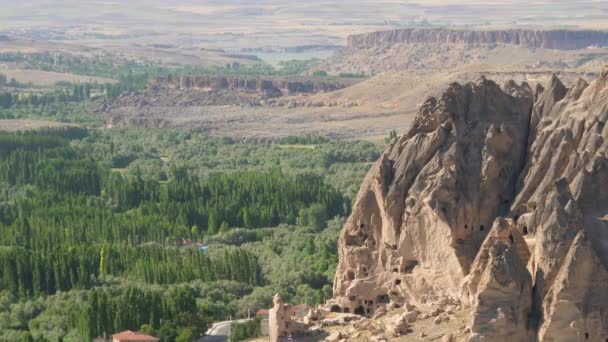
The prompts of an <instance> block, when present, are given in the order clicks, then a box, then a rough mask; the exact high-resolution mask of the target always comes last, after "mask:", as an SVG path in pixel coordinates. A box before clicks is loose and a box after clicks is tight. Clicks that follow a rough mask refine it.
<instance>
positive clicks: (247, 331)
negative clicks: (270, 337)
mask: <svg viewBox="0 0 608 342" xmlns="http://www.w3.org/2000/svg"><path fill="white" fill-rule="evenodd" d="M260 335H262V326H261V319H260V318H258V317H256V318H254V319H252V320H250V321H247V322H244V323H233V324H232V329H231V332H230V341H231V342H238V341H243V340H246V339H248V338H254V337H259V336H260Z"/></svg>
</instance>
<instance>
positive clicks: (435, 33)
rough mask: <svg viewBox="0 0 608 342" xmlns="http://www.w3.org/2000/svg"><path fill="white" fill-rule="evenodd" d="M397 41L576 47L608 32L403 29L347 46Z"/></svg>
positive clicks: (606, 38)
mask: <svg viewBox="0 0 608 342" xmlns="http://www.w3.org/2000/svg"><path fill="white" fill-rule="evenodd" d="M394 43H431V44H432V43H435V44H446V43H447V44H475V45H481V44H486V45H488V44H513V45H521V46H525V47H529V48H546V49H559V50H577V49H584V48H587V47H589V46H608V32H604V31H589V30H587V31H583V30H581V31H572V30H494V31H473V30H448V29H400V30H388V31H379V32H372V33H365V34H359V35H353V36H350V37H349V38H348V47H349V48H355V49H361V48H370V47H374V46H379V45H385V44H389V45H390V44H394Z"/></svg>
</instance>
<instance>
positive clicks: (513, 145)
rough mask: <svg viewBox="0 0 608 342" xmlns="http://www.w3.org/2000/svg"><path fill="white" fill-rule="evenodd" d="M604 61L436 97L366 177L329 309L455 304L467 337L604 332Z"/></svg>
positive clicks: (607, 256)
mask: <svg viewBox="0 0 608 342" xmlns="http://www.w3.org/2000/svg"><path fill="white" fill-rule="evenodd" d="M607 121H608V68H606V69H605V70H604V71H603V72H601V74H600V76H599V77H598V78H597V79H596V80H595V81H593V82H591V83H587V82H585V81H583V80H580V81H579V82H577V83H576V84H574V85H573V86H572V87H570V88H567V87H565V86H564V85H563V84H562V83H561V82H560V80H559V79H557V78H556V77H554V78H553V79H552V80H551V81H550V83H549V84H547V85H545V86H544V87H543V86H540V85H539V86H537V87H535V88H534V89H532V88H531V87H530V86H529V85H528V84H526V83H523V84H516V83H514V82H507V83H506V84H505V85H504V86H503V87H500V86H499V85H497V84H496V83H494V82H492V81H490V80H487V79H484V78H481V79H480V80H479V81H478V82H473V83H469V84H465V85H460V84H456V83H455V84H452V85H450V87H449V88H448V89H447V90H446V91H445V92H444V93H443V95H442V96H441V97H440V98H429V99H428V100H427V101H426V102H425V103H424V104H423V106H422V107H421V108H420V111H419V113H418V115H417V117H416V119H415V121H414V123H413V125H412V127H411V129H410V130H409V131H408V132H407V133H406V134H405V135H403V136H402V137H401V138H399V139H398V140H397V141H396V142H394V143H393V144H391V145H390V146H388V147H387V150H386V151H385V152H384V154H383V155H382V157H381V158H380V159H379V160H378V161H377V162H376V164H375V165H374V166H373V167H372V169H371V170H370V172H369V174H368V175H367V177H366V178H365V180H364V182H363V184H362V187H361V190H360V192H359V194H358V196H357V199H356V201H355V204H354V206H353V212H352V214H351V216H350V217H349V219H348V220H347V222H346V224H345V226H344V228H343V231H342V234H341V237H340V239H339V243H338V245H339V246H338V247H339V255H340V262H339V265H338V268H337V271H336V278H335V282H334V295H335V297H334V298H333V299H332V300H331V301H330V302H329V303H328V309H331V310H332V311H336V312H351V313H356V314H359V315H363V316H369V317H371V316H373V315H375V314H377V313H378V312H380V311H382V310H385V309H387V308H398V307H403V306H405V305H412V304H413V305H423V304H425V303H431V302H437V301H441V300H443V299H446V298H447V299H449V302H457V303H459V305H461V306H462V307H463V308H467V310H471V312H472V314H471V317H470V320H469V324H468V328H467V331H468V339H469V340H470V341H505V340H518V341H535V340H540V341H558V340H560V341H562V340H564V341H565V340H567V341H585V340H589V341H604V340H606V339H608V310H606V308H608V281H607V277H608V271H607V267H608V222H607V221H606V219H605V217H606V215H607V214H608V156H607V153H608V126H607V125H606V122H607Z"/></svg>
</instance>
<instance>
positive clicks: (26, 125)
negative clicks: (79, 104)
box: [0, 120, 70, 132]
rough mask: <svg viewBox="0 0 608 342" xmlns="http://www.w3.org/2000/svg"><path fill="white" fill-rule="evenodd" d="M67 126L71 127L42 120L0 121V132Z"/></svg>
mask: <svg viewBox="0 0 608 342" xmlns="http://www.w3.org/2000/svg"><path fill="white" fill-rule="evenodd" d="M65 126H70V124H65V123H61V122H55V121H42V120H0V131H3V132H16V131H28V130H32V129H39V128H51V127H65Z"/></svg>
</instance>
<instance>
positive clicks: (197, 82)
mask: <svg viewBox="0 0 608 342" xmlns="http://www.w3.org/2000/svg"><path fill="white" fill-rule="evenodd" d="M350 84H351V82H344V81H335V80H324V79H310V78H308V79H304V78H278V77H268V78H260V77H245V76H238V77H237V76H233V77H228V76H165V77H157V78H155V79H153V80H152V81H151V82H150V87H153V88H154V87H158V88H169V89H173V90H198V91H202V92H209V93H214V92H219V91H235V92H239V93H249V94H258V95H261V96H264V97H267V98H273V97H278V96H284V95H294V94H316V93H325V92H330V91H335V90H339V89H342V88H345V87H347V86H348V85H350Z"/></svg>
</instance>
